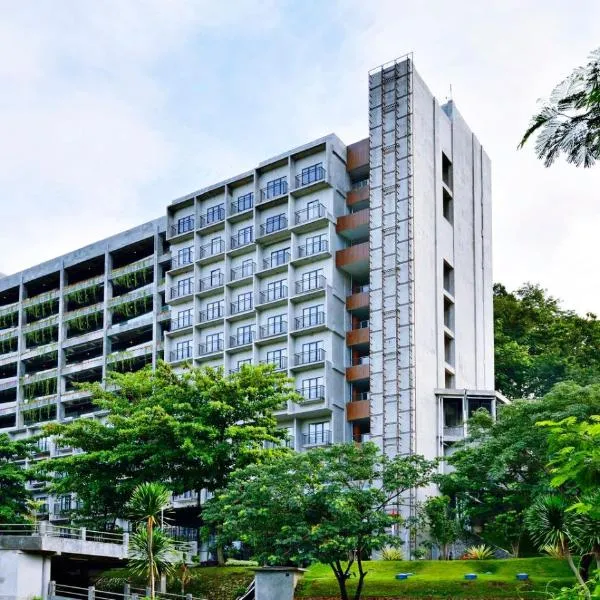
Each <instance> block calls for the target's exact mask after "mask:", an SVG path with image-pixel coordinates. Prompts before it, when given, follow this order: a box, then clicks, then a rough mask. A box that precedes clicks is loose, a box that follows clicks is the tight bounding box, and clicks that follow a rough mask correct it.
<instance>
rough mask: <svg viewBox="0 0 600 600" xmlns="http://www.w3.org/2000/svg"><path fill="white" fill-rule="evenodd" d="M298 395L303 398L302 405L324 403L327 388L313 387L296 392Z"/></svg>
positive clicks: (321, 386)
mask: <svg viewBox="0 0 600 600" xmlns="http://www.w3.org/2000/svg"><path fill="white" fill-rule="evenodd" d="M296 393H297V394H299V395H300V396H302V400H301V402H300V403H301V404H310V403H311V402H323V401H324V400H325V386H324V385H311V386H309V387H303V388H300V389H299V390H296Z"/></svg>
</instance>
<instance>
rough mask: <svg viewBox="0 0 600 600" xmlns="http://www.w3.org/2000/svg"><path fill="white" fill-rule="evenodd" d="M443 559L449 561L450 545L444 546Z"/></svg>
mask: <svg viewBox="0 0 600 600" xmlns="http://www.w3.org/2000/svg"><path fill="white" fill-rule="evenodd" d="M442 558H443V559H444V560H448V544H442Z"/></svg>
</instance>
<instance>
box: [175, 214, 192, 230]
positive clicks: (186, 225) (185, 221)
mask: <svg viewBox="0 0 600 600" xmlns="http://www.w3.org/2000/svg"><path fill="white" fill-rule="evenodd" d="M192 229H194V215H187V216H186V217H181V219H178V220H177V233H185V232H186V231H191V230H192Z"/></svg>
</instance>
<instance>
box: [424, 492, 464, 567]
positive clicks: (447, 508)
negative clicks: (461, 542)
mask: <svg viewBox="0 0 600 600" xmlns="http://www.w3.org/2000/svg"><path fill="white" fill-rule="evenodd" d="M421 520H422V522H423V524H424V525H425V526H426V527H427V530H428V533H429V538H430V540H431V541H432V542H433V543H434V544H436V545H437V546H439V548H440V550H441V554H442V558H444V560H447V559H448V548H449V546H450V544H453V543H454V542H456V541H457V540H458V539H460V536H461V534H462V532H463V528H462V526H461V523H460V520H459V518H458V516H457V514H456V511H455V510H454V507H453V506H452V503H451V500H450V498H449V497H448V496H432V497H431V498H427V500H426V501H425V503H424V504H423V506H422V507H421Z"/></svg>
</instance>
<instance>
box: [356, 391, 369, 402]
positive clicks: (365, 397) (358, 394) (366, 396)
mask: <svg viewBox="0 0 600 600" xmlns="http://www.w3.org/2000/svg"><path fill="white" fill-rule="evenodd" d="M369 398H370V396H369V392H354V394H352V402H360V401H361V400H368V399H369Z"/></svg>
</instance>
